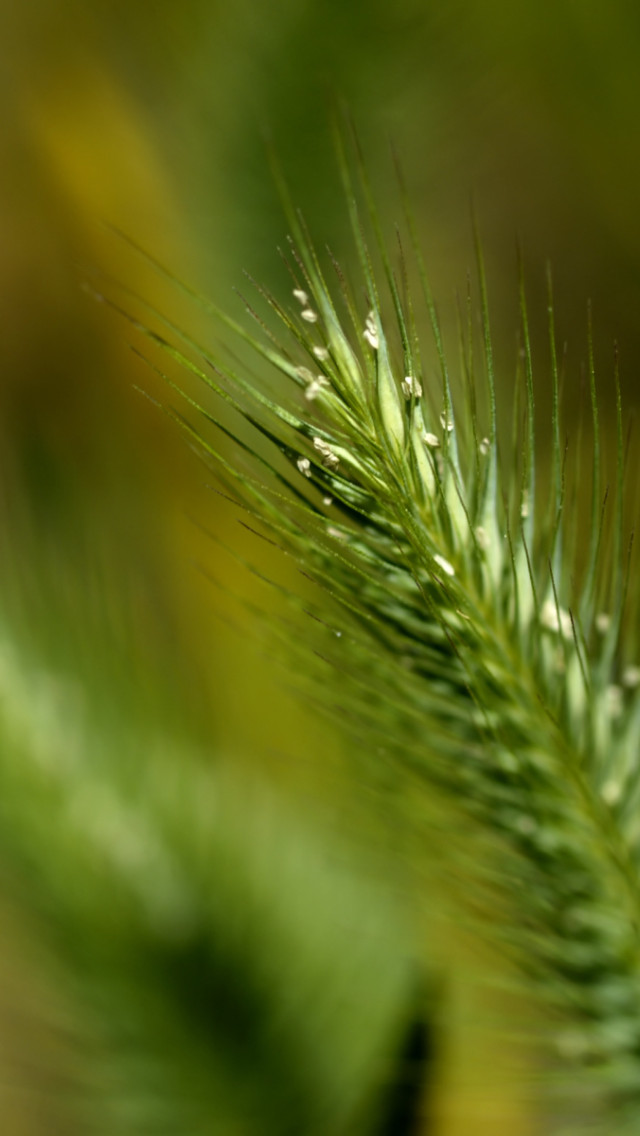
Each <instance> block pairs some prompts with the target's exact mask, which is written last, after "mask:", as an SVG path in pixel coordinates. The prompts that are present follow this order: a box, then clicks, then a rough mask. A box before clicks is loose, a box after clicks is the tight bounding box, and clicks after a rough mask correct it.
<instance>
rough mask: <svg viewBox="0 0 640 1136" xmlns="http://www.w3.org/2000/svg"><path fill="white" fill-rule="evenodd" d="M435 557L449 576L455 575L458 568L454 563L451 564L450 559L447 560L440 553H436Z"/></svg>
mask: <svg viewBox="0 0 640 1136" xmlns="http://www.w3.org/2000/svg"><path fill="white" fill-rule="evenodd" d="M433 559H434V560H435V562H436V564H438V565H439V566H440V568H442V571H443V572H446V574H447V576H455V574H456V570H455V568H454V567H453V564H450V563H449V561H448V560H445V558H444V556H440V554H439V553H436V555H435V556H434V558H433Z"/></svg>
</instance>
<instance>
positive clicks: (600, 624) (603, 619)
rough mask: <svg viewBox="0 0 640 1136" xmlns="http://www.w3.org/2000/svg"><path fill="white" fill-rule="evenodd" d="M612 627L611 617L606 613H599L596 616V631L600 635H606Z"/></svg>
mask: <svg viewBox="0 0 640 1136" xmlns="http://www.w3.org/2000/svg"><path fill="white" fill-rule="evenodd" d="M610 627H611V616H610V615H609V614H608V612H606V611H599V612H598V614H597V615H596V631H598V632H599V634H600V635H606V634H607V631H608V630H609V628H610Z"/></svg>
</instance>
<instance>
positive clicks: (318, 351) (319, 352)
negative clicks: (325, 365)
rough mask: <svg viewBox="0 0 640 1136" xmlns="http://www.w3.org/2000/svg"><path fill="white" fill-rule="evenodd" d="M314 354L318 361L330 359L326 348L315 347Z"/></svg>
mask: <svg viewBox="0 0 640 1136" xmlns="http://www.w3.org/2000/svg"><path fill="white" fill-rule="evenodd" d="M313 354H314V355H315V357H316V359H322V360H324V359H328V358H329V351H328V349H327V348H326V347H314V349H313Z"/></svg>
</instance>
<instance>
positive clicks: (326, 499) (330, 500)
mask: <svg viewBox="0 0 640 1136" xmlns="http://www.w3.org/2000/svg"><path fill="white" fill-rule="evenodd" d="M322 504H323V505H326V506H327V507H328V506H329V505H333V497H323V498H322Z"/></svg>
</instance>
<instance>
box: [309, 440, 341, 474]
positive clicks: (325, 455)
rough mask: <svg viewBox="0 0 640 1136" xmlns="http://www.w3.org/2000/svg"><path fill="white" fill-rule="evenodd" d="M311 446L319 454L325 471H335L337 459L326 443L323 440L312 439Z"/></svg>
mask: <svg viewBox="0 0 640 1136" xmlns="http://www.w3.org/2000/svg"><path fill="white" fill-rule="evenodd" d="M313 444H314V446H315V448H316V450H317V451H318V453H319V454H320V458H321V460H322V464H323V465H325V466H326V467H327V469H335V468H336V466H337V465H338V462H339V458H338V456H337V455H336V454H334V452H333V450H332V449H331V446H330V445H329V444H328V442H325V440H324V438H314V439H313Z"/></svg>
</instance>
